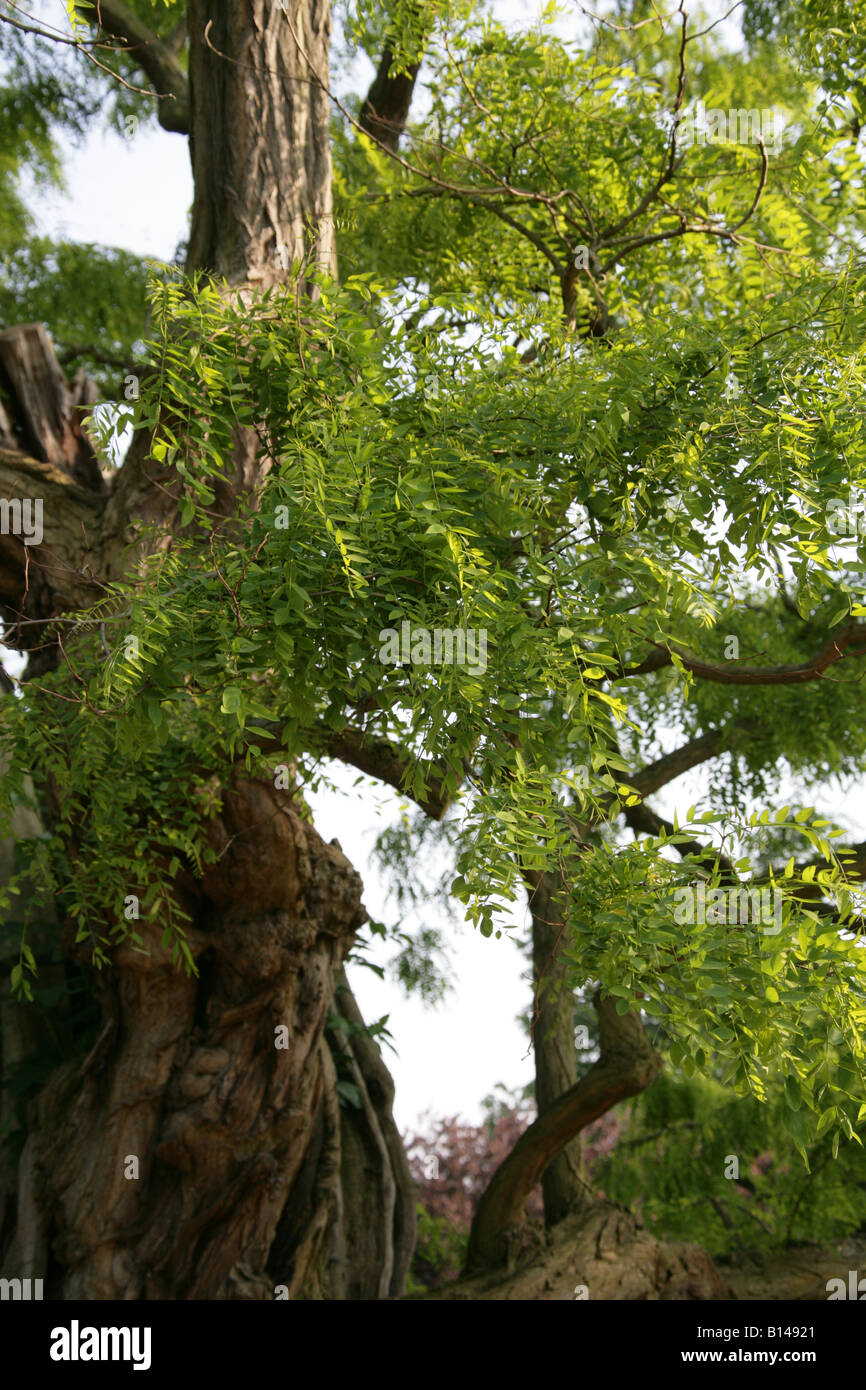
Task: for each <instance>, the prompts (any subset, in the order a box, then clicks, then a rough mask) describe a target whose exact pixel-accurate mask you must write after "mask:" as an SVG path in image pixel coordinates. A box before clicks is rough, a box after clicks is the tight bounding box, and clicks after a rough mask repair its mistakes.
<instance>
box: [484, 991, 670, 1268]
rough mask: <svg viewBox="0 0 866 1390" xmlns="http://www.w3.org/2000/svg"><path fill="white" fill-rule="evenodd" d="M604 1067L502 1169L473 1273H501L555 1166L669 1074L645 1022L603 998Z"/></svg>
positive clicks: (538, 1125) (530, 1133) (488, 1203)
mask: <svg viewBox="0 0 866 1390" xmlns="http://www.w3.org/2000/svg"><path fill="white" fill-rule="evenodd" d="M594 1002H595V1007H596V1010H597V1012H598V1022H599V1047H600V1056H599V1059H598V1061H597V1062H596V1063H595V1064H594V1065H593V1067H592V1068H591V1069H590V1070H589V1072H587V1074H586V1076H584V1077H583V1078H582V1079H581V1080H580V1081H578V1082H577V1084H576V1085H575V1086H573V1087H572V1088H571V1090H570V1091H566V1092H565V1094H564V1095H562V1096H560V1097H559V1099H558V1100H557V1101H556V1102H555V1103H554V1104H553V1105H552V1106H551V1107H550V1109H549V1110H547V1111H546V1112H545V1113H544V1114H543V1115H539V1117H538V1119H537V1120H536V1121H535V1123H534V1124H532V1125H530V1126H529V1128H528V1129H527V1130H526V1131H525V1133H524V1134H523V1135H521V1137H520V1139H518V1141H517V1143H516V1144H515V1146H514V1148H513V1149H512V1151H511V1153H510V1154H509V1155H508V1157H507V1158H506V1159H505V1161H504V1162H503V1163H501V1164H500V1166H499V1168H497V1170H496V1172H495V1173H494V1175H493V1178H492V1179H491V1181H490V1184H489V1186H488V1188H487V1190H486V1192H485V1193H484V1196H483V1197H482V1198H481V1202H480V1203H479V1207H478V1211H477V1212H476V1214H475V1220H474V1221H473V1223H472V1230H471V1232H470V1235H469V1247H468V1251H467V1260H466V1267H467V1271H468V1272H472V1271H473V1270H476V1269H482V1268H485V1267H491V1268H495V1267H496V1266H498V1265H501V1264H503V1263H504V1262H506V1261H507V1259H508V1255H509V1249H510V1247H511V1246H512V1245H513V1244H514V1242H515V1241H516V1242H518V1243H519V1242H520V1240H521V1239H522V1235H521V1228H522V1227H523V1226H524V1217H525V1207H526V1199H527V1197H528V1196H529V1194H530V1192H531V1191H532V1189H533V1188H534V1187H535V1185H536V1183H538V1182H539V1181H540V1179H541V1177H542V1175H543V1173H544V1171H545V1169H546V1168H547V1166H548V1164H549V1163H550V1162H551V1160H552V1159H553V1158H555V1157H556V1155H557V1154H559V1153H561V1151H562V1150H563V1148H564V1147H565V1146H566V1145H567V1144H568V1143H569V1142H570V1140H572V1139H573V1138H574V1137H575V1135H577V1134H579V1133H580V1131H581V1130H582V1129H584V1128H585V1127H586V1126H587V1125H588V1124H590V1123H591V1122H592V1121H593V1120H596V1119H598V1117H599V1116H600V1115H604V1114H605V1113H606V1112H607V1111H608V1110H610V1108H611V1106H613V1105H616V1103H617V1102H618V1101H620V1100H625V1099H626V1098H627V1097H629V1096H634V1095H637V1094H638V1092H640V1091H643V1090H645V1089H646V1087H647V1086H648V1085H649V1083H650V1082H651V1081H652V1080H653V1078H654V1077H655V1076H656V1075H657V1074H658V1072H659V1070H660V1069H661V1065H662V1063H661V1059H660V1058H659V1056H658V1055H657V1053H656V1052H654V1050H653V1048H652V1047H651V1045H650V1043H649V1040H648V1039H647V1036H646V1033H645V1032H644V1029H643V1024H642V1023H641V1020H640V1015H639V1014H637V1013H626V1014H622V1015H620V1014H618V1013H617V1012H616V1007H615V1001H614V1000H613V999H611V998H604V997H600V996H598V995H597V996H596V999H595V1001H594Z"/></svg>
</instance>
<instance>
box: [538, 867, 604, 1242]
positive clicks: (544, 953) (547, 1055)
mask: <svg viewBox="0 0 866 1390" xmlns="http://www.w3.org/2000/svg"><path fill="white" fill-rule="evenodd" d="M530 886H531V892H530V896H529V907H530V911H531V913H532V973H533V976H534V978H535V980H536V990H537V1001H538V1002H537V1005H536V1010H535V1014H534V1029H533V1047H534V1053H535V1103H536V1105H537V1107H538V1113H539V1115H545V1114H546V1113H547V1111H548V1110H549V1109H550V1107H551V1106H552V1105H554V1104H555V1103H556V1101H557V1100H558V1099H559V1097H560V1096H562V1095H565V1093H566V1092H567V1091H570V1090H571V1089H572V1087H573V1086H575V1085H576V1083H577V1052H576V1049H575V1043H574V1002H573V999H574V996H573V994H572V991H571V990H570V989H569V988H568V985H567V973H568V972H567V967H566V964H565V948H566V944H567V942H566V938H565V932H564V930H563V912H562V899H563V892H564V886H563V883H562V879H561V876H560V875H559V874H558V873H552V872H550V871H549V870H548V871H545V872H544V873H536V874H533V875H532V876H531V880H530ZM541 1188H542V1192H543V1195H544V1219H545V1223H546V1224H547V1225H548V1226H554V1225H556V1223H557V1222H558V1221H562V1220H563V1219H564V1218H565V1217H566V1216H568V1215H569V1213H570V1212H573V1211H579V1210H580V1209H581V1208H582V1207H583V1206H585V1205H586V1202H587V1200H588V1198H589V1190H588V1184H587V1178H586V1171H585V1165H584V1161H583V1141H582V1139H581V1136H580V1134H577V1135H576V1136H575V1137H574V1138H573V1139H572V1140H571V1141H570V1143H568V1144H565V1145H564V1146H563V1148H562V1149H560V1151H559V1152H558V1153H557V1154H556V1155H555V1156H554V1157H553V1158H552V1159H551V1160H550V1162H549V1163H548V1165H547V1167H546V1168H545V1170H544V1175H543V1177H542V1179H541Z"/></svg>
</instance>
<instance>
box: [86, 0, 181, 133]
mask: <svg viewBox="0 0 866 1390" xmlns="http://www.w3.org/2000/svg"><path fill="white" fill-rule="evenodd" d="M98 15H99V27H100V29H102V30H103V31H104V32H105V33H106V34H109V35H110V36H111V37H112V38H115V39H120V40H121V41H122V43H123V49H122V51H123V52H124V53H126V54H128V56H129V57H131V58H132V59H133V61H134V62H135V63H136V64H137V65H138V67H140V68H141V70H142V72H143V73H145V74H146V76H147V77H148V78H149V79H150V81H151V82H152V83H153V87H154V90H155V93H156V96H157V97H158V99H159V107H158V110H157V118H158V120H159V123H160V125H161V126H162V128H163V130H171V131H175V132H176V133H177V134H178V135H189V82H188V80H187V75H186V73H185V72H184V70H183V68H182V67H181V65H180V63H179V62H178V60H177V58H176V57H175V51H173V49H172V48H171V47H170V46H169V45H168V44H165V43H163V41H162V40H161V39H158V38H157V37H156V34H154V33H152V32H151V30H150V29H148V27H147V25H146V24H143V23H142V21H141V20H140V19H139V18H138V15H135V14H133V12H132V10H130V9H129V8H128V7H127V6H126V5H124V4H123V0H99V6H98ZM176 36H177V31H175V36H174V37H173V40H171V41H170V42H176ZM181 42H183V40H182V39H181Z"/></svg>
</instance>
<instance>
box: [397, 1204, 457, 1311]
mask: <svg viewBox="0 0 866 1390" xmlns="http://www.w3.org/2000/svg"><path fill="white" fill-rule="evenodd" d="M416 1211H417V1215H418V1234H417V1239H416V1244H415V1254H414V1255H413V1257H412V1267H411V1269H410V1270H409V1276H408V1278H407V1280H406V1292H407V1294H413V1293H425V1292H426V1291H427V1290H428V1289H435V1288H438V1287H439V1285H440V1284H443V1283H445V1282H447V1280H449V1279H453V1278H454V1277H455V1275H457V1274H458V1273H459V1272H460V1270H461V1269H462V1268H463V1265H464V1263H465V1260H466V1245H467V1241H468V1238H469V1233H468V1231H467V1230H466V1229H463V1228H460V1227H458V1226H456V1225H455V1224H454V1223H453V1222H451V1221H449V1220H448V1218H447V1216H434V1215H431V1214H430V1212H428V1211H427V1208H426V1207H425V1206H423V1204H422V1203H421V1202H419V1203H418V1204H417V1207H416Z"/></svg>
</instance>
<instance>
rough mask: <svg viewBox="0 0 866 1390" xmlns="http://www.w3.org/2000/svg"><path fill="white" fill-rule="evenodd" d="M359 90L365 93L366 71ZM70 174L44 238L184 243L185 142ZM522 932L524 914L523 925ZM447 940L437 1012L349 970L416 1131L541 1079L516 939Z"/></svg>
mask: <svg viewBox="0 0 866 1390" xmlns="http://www.w3.org/2000/svg"><path fill="white" fill-rule="evenodd" d="M64 8H65V7H64V6H63V5H62V4H61V3H53V2H52V3H43V4H42V5H41V6H35V5H34V7H33V11H34V12H41V14H42V15H43V16H44V17H45V18H46V19H50V20H51V21H52V22H54V23H55V24H57V25H62V24H63V11H64ZM669 8H673V6H670V7H669ZM728 8H729V5H728V4H722V5H720V4H718V3H715V4H711V5H708V6H707V7H706V10H707V13H708V15H709V17H710V19H715V18H718V17H720V15H722V14H724V13H725V11H726V10H727V9H728ZM575 9H576V7H573V8H572V11H571V13H570V14H569V13H568V12H567V11H566V12H565V13H564V16H563V19H562V21H561V22H560V25H559V27H560V30H561V32H563V33H568V34H570V35H572V36H575V35H576V31H577V27H578V24H579V23H580V24H581V25H582V21H578V20H577V19H576V18H575ZM537 12H538V6H537V4H536V3H534V0H500V2H499V3H498V4H497V14H498V15H499V16H500V17H501V18H503V19H506V20H507V21H509V22H511V21H518V20H522V21H524V22H527V21H529V22H531V21H532V19H533V18H534V16H535V15H536V14H537ZM732 22H733V21H730V22H729V23H732ZM355 85H356V87H357V89H358V90H363V89H364V86H365V76H364V68H363V67H362V66H359V69H358V73H357V76H356V78H355ZM66 174H67V186H68V190H69V192H68V195H67V196H62V195H57V194H52V195H50V196H47V197H46V196H43V197H42V198H41V201H39V202H38V203H35V208H36V220H37V223H38V228H39V231H40V232H41V233H43V234H45V235H49V236H51V235H53V236H55V237H57V238H69V239H72V240H79V241H96V242H101V243H103V244H106V245H114V246H120V247H124V248H126V249H128V250H130V251H133V252H135V253H137V254H139V255H142V256H152V257H156V258H157V259H160V260H165V259H169V258H171V257H172V256H173V254H174V251H175V248H176V246H177V245H178V243H179V242H180V241H181V240H182V239H184V238H185V236H186V230H187V214H188V210H189V207H190V205H191V202H192V179H191V175H190V165H189V153H188V149H187V141H186V140H185V139H184V138H182V137H180V136H178V135H171V134H168V133H167V132H164V131H162V130H159V129H157V130H149V131H146V132H144V133H141V134H139V135H137V136H136V137H135V138H134V139H125V138H123V137H121V136H116V135H112V134H94V135H92V136H90V137H88V139H87V140H86V142H85V143H83V144H82V145H81V146H80V147H79V148H72V149H70V151H69V158H68V162H67V166H66ZM31 206H34V204H31ZM10 664H12V663H10ZM339 777H340V784H341V786H342V787H343V788H344V790H343V791H342V792H341V793H340V794H337V793H324V792H320V793H318V794H316V795H313V796H311V797H310V798H309V801H310V804H311V806H312V809H313V811H314V814H315V822H316V826H317V828H318V830H319V833H320V834H321V835H322V836H323V837H324V838H325V839H326V840H330V839H332V838H336V839H338V840H339V842H340V844H341V846H342V848H343V850H344V852H345V853H346V854H347V856H348V857H349V859H350V860H351V861H352V863H353V864H354V865H355V867H356V868H357V870H358V871H359V873H360V874H361V876H362V878H363V880H364V884H365V894H364V901H365V903H366V905H367V908H368V910H369V912H370V914H371V916H372V917H373V918H375V919H377V920H380V921H389V922H390V921H393V920H394V915H395V910H394V909H393V908H391V909H389V906H388V903H387V884H386V883H385V882H384V881H383V879H382V877H381V875H380V874H379V873H378V872H377V870H376V868H375V867H374V866H373V865H372V864H371V862H370V850H371V847H372V843H373V841H374V839H375V837H376V835H377V834H378V833H379V831H380V829H381V828H382V826H383V825H384V824H386V823H387V821H388V820H393V819H396V818H397V815H398V812H399V807H400V805H401V804H402V803H401V799H400V797H399V796H398V795H397V794H396V793H392V792H391V791H390V790H389V789H387V788H382V787H379V786H377V785H374V784H372V783H370V782H367V781H366V780H365V782H364V784H363V785H361V786H358V787H355V786H354V783H355V781H356V774H355V773H354V772H352V771H351V770H349V771H343V772H340V773H339ZM788 791H789V789H788V790H786V787H785V786H781V785H780V787H779V791H778V800H777V803H776V804H778V805H784V804H785V802H786V800H788V799H789V796H788ZM704 792H705V784H704V785H702V777H701V773H700V771H696V772H695V773H692V774H690V775H689V776H687V777H683V778H681V779H680V780H679V781H678V782H677V783H675V784H673V787H671V788H668V789H667V794H663V795H659V796H658V797H656V798H654V801H653V804H654V806H655V807H656V808H657V809H658V810H659V811H660V812H661V813H662V814H665V815H668V816H670V815H672V814H673V810H674V807H675V806H677V807H678V808H679V810H680V812H681V813H682V812H684V810H685V809H686V808H687V807H688V806H689V805H690V804H691V803H692V802H693V801H694V802H699V801H700V799H701V797H702V795H703V794H704ZM822 801H823V809H825V810H826V811H827V812H828V813H831V812H832V813H834V814H835V815H836V817H837V818H839V819H841V820H842V823H843V824H848V825H849V826H850V828H851V830H852V833H853V835H854V836H855V837H856V838H857V839H862V838H864V836H866V796H864V787H863V786H862V785H859V786H858V787H857V788H851V789H848V790H847V791H846V793H845V794H844V795H840V794H839V792H838V790H830V789H828V792H827V795H826V797H824V798H823V799H822ZM843 808H844V812H847V816H843ZM849 818H850V819H849ZM525 924H526V916H525V914H524V913H523V912H521V913H520V915H519V917H518V918H516V919H515V925H518V926H524V925H525ZM406 926H407V929H409V924H406ZM446 933H447V939H448V941H449V942H450V944H451V949H452V957H451V969H452V974H453V976H454V977H455V978H456V981H457V984H456V986H455V988H454V989H453V990H452V991H451V992H450V993H449V994H448V996H447V998H446V1000H445V1001H444V1003H443V1004H442V1005H441V1006H439V1007H438V1008H435V1009H430V1008H427V1007H425V1006H424V1005H422V1004H421V1003H420V1002H419V1001H418V1000H417V999H415V998H412V999H406V998H405V996H404V994H403V992H402V990H401V989H400V988H399V986H397V985H396V984H394V983H392V982H391V981H390V980H386V981H384V982H382V981H380V980H379V979H378V978H377V977H376V976H375V975H374V974H373V973H372V971H369V970H364V969H357V968H356V969H355V970H354V971H353V972H352V974H351V981H352V986H353V989H354V990H355V993H356V996H357V999H358V1002H359V1005H360V1007H361V1010H362V1012H363V1013H364V1016H365V1018H366V1019H367V1020H368V1021H369V1020H372V1019H375V1018H379V1017H380V1016H381V1015H383V1014H389V1015H390V1019H389V1025H388V1026H389V1027H390V1029H391V1031H392V1033H393V1035H394V1040H395V1043H396V1045H397V1048H398V1055H397V1056H396V1057H395V1056H394V1054H393V1053H391V1052H390V1051H389V1050H388V1049H387V1048H386V1049H385V1054H384V1055H385V1060H386V1062H387V1064H388V1066H389V1068H390V1070H391V1072H392V1074H393V1076H394V1079H395V1083H396V1100H395V1112H396V1116H397V1121H398V1123H399V1124H400V1125H401V1126H402V1127H411V1126H414V1125H415V1122H416V1120H417V1118H418V1116H419V1115H420V1114H421V1113H423V1112H424V1111H427V1110H432V1111H433V1112H435V1113H436V1114H440V1115H453V1114H458V1113H459V1114H461V1115H463V1116H464V1117H466V1118H468V1119H477V1118H480V1116H481V1108H480V1101H481V1100H482V1098H483V1097H484V1096H485V1095H486V1094H488V1093H489V1092H490V1091H492V1090H493V1088H494V1087H495V1085H496V1084H497V1083H498V1082H505V1083H506V1084H508V1085H509V1086H517V1085H523V1084H525V1083H526V1082H528V1081H529V1080H531V1078H532V1075H533V1066H532V1059H531V1056H530V1055H529V1053H528V1049H527V1040H526V1037H525V1035H524V1033H523V1031H522V1029H521V1028H520V1027H519V1026H518V1024H517V1022H516V1018H517V1015H518V1014H519V1013H520V1012H521V1011H522V1010H525V1009H526V1007H527V1004H528V1002H529V998H530V989H531V987H530V985H529V984H528V983H527V982H526V981H524V980H522V979H521V975H522V974H523V971H524V970H525V968H526V967H525V962H524V959H523V957H522V956H521V955H519V954H518V951H517V948H516V946H515V944H514V942H513V941H512V940H509V939H508V938H507V937H505V936H503V938H502V939H501V940H499V941H497V940H496V939H495V938H490V939H489V940H485V939H484V938H482V937H481V936H480V935H478V934H477V933H476V932H475V931H474V930H473V929H472V928H470V927H461V928H457V929H454V928H453V927H447V928H446ZM389 954H391V951H390V950H389V949H386V950H385V951H384V952H383V951H382V950H381V949H380V950H379V951H378V953H375V954H373V955H372V956H371V958H372V959H374V960H379V961H384V959H386V958H387V956H388V955H389Z"/></svg>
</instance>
